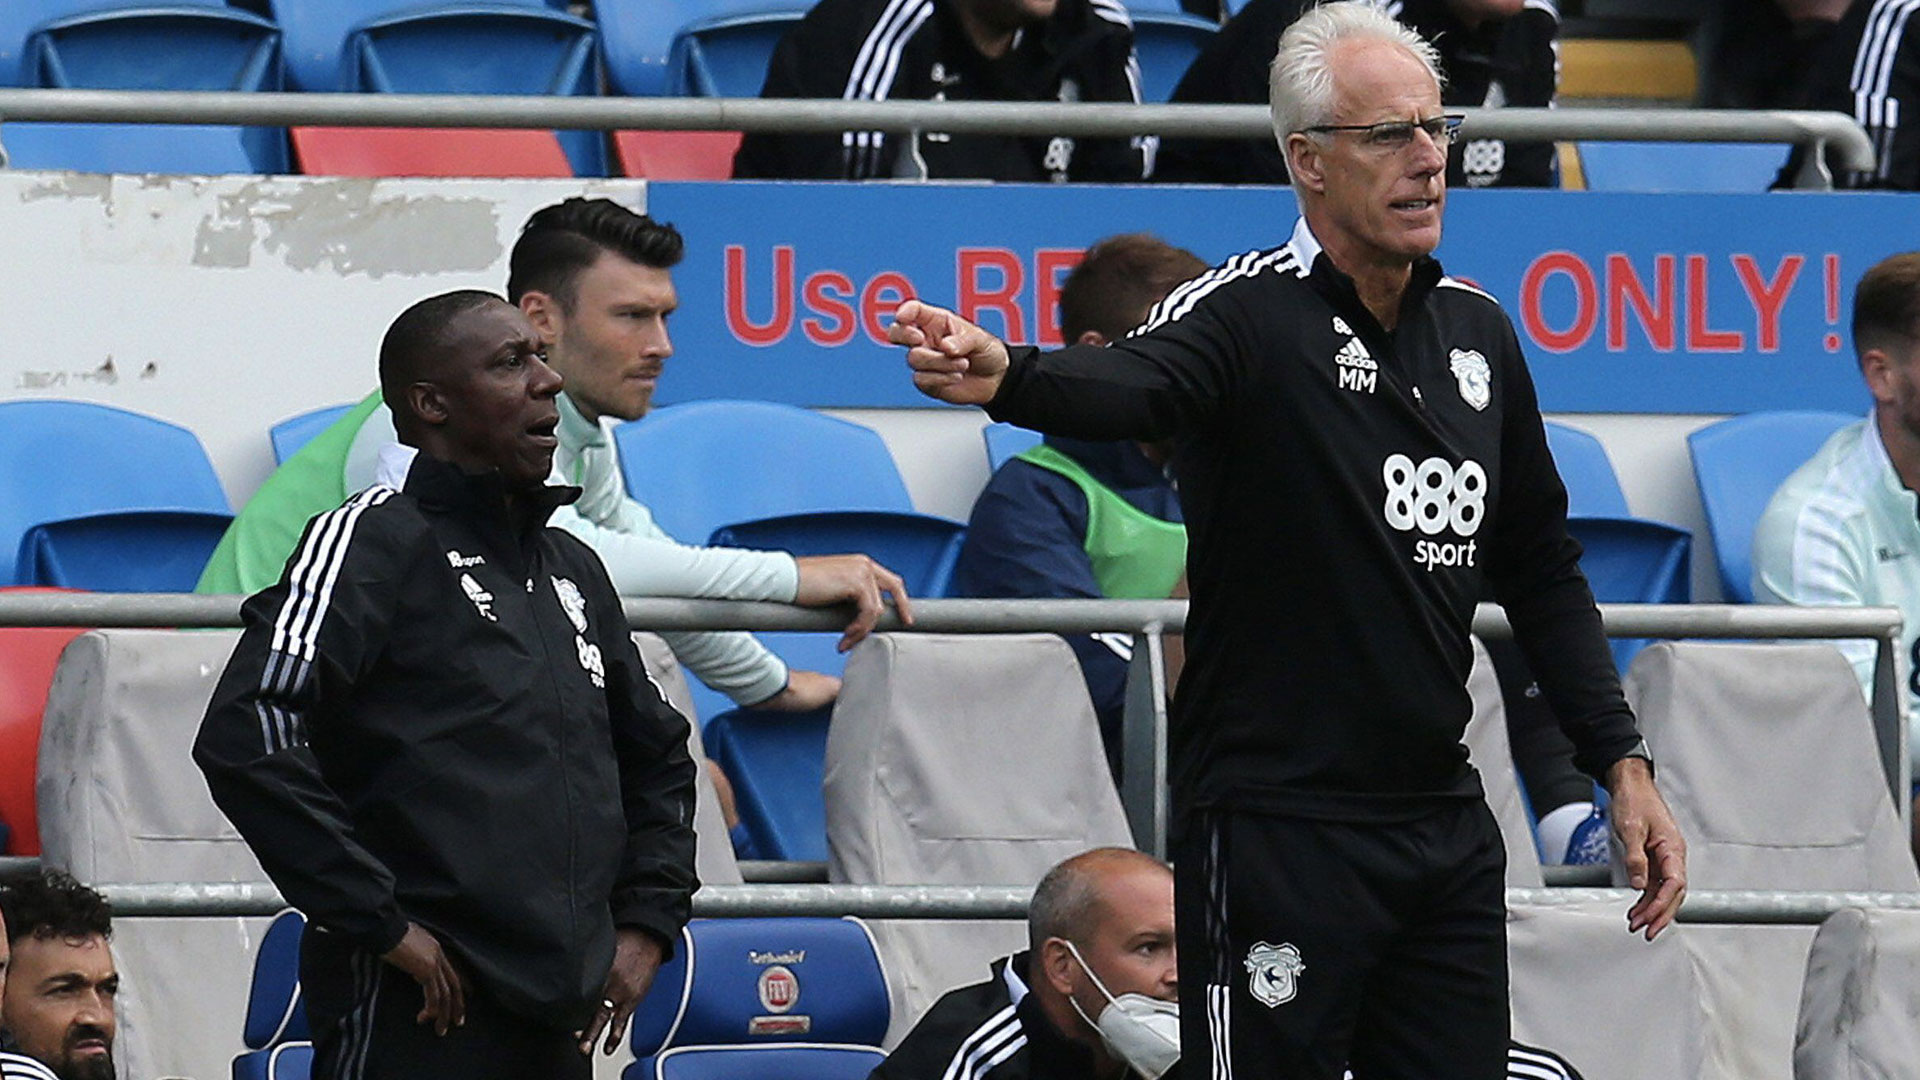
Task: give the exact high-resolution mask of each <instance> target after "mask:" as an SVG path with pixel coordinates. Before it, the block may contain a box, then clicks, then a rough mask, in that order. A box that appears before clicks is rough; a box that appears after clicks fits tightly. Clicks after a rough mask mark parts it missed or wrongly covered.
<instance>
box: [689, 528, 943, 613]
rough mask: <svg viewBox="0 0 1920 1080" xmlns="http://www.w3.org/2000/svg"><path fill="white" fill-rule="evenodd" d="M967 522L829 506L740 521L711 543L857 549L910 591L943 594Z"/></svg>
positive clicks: (801, 550)
mask: <svg viewBox="0 0 1920 1080" xmlns="http://www.w3.org/2000/svg"><path fill="white" fill-rule="evenodd" d="M966 538H967V527H966V526H965V525H964V524H962V523H960V522H958V521H951V520H949V519H947V518H941V517H934V516H932V515H931V514H915V513H901V512H897V511H893V512H889V511H878V510H852V511H835V510H827V511H820V512H817V513H811V514H788V515H785V516H783V517H772V518H759V519H756V520H754V521H742V522H736V523H734V524H731V525H725V526H722V527H721V528H718V529H715V530H714V532H713V536H712V537H710V538H709V539H708V541H707V542H708V543H709V544H712V545H713V546H715V547H743V548H753V549H756V550H759V551H785V552H788V553H790V554H792V555H796V556H801V557H804V556H808V555H835V554H842V553H846V552H858V553H859V554H862V555H868V556H871V557H872V558H873V559H874V560H875V561H876V562H879V563H880V564H881V565H883V566H885V567H886V568H887V569H889V570H892V571H893V572H894V573H896V574H899V575H900V578H901V580H902V581H904V582H905V583H906V587H907V595H909V596H945V595H947V585H948V584H949V583H950V582H951V581H952V579H953V566H954V563H955V561H957V560H958V559H959V558H960V545H961V543H962V542H963V541H964V540H966Z"/></svg>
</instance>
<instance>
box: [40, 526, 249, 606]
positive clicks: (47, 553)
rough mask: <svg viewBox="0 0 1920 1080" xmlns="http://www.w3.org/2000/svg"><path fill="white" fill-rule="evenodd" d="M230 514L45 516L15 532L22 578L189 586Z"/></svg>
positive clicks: (66, 583) (130, 588)
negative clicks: (20, 532) (18, 536)
mask: <svg viewBox="0 0 1920 1080" xmlns="http://www.w3.org/2000/svg"><path fill="white" fill-rule="evenodd" d="M231 524H233V515H232V514H227V513H212V512H209V511H201V510H132V511H113V512H108V513H101V514H83V515H81V516H79V517H73V518H67V519H65V520H63V521H48V522H42V523H41V524H38V525H35V526H33V527H32V528H30V529H28V530H27V533H26V535H25V536H23V537H22V538H21V540H20V553H19V571H18V573H19V576H20V580H21V581H22V582H23V583H24V584H29V585H57V586H63V587H66V588H71V589H93V590H96V591H99V592H180V593H185V592H192V591H193V585H194V582H196V581H199V580H200V572H201V571H202V570H204V569H206V566H207V558H208V556H210V555H212V554H213V549H214V548H215V547H216V546H218V545H219V543H220V538H221V537H222V536H224V535H225V534H226V531H227V526H229V525H231Z"/></svg>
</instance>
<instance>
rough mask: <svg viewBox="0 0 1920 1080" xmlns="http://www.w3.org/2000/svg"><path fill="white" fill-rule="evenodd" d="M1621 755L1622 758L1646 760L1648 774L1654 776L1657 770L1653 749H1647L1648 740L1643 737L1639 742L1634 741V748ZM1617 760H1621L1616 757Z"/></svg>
mask: <svg viewBox="0 0 1920 1080" xmlns="http://www.w3.org/2000/svg"><path fill="white" fill-rule="evenodd" d="M1620 757H1621V758H1630V757H1634V758H1639V759H1640V760H1641V761H1644V762H1646V763H1647V775H1648V776H1652V775H1653V773H1654V771H1655V770H1654V766H1653V751H1652V750H1649V749H1647V740H1645V739H1641V740H1640V741H1639V742H1637V743H1634V744H1633V748H1632V749H1630V750H1628V751H1627V752H1626V753H1624V754H1621V755H1620ZM1615 760H1616V761H1617V760H1619V758H1616V759H1615Z"/></svg>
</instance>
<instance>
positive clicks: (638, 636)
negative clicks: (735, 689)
mask: <svg viewBox="0 0 1920 1080" xmlns="http://www.w3.org/2000/svg"><path fill="white" fill-rule="evenodd" d="M633 643H634V645H635V646H637V647H638V648H639V649H640V660H641V662H643V663H645V664H646V665H647V674H648V675H649V676H651V677H652V679H653V681H654V682H655V683H656V684H658V685H659V687H660V693H661V695H662V696H664V697H665V698H666V699H667V704H669V705H671V706H673V707H674V708H675V709H676V710H678V711H679V713H680V715H681V716H684V717H686V718H687V727H688V728H689V729H690V730H689V731H688V733H687V752H688V753H690V754H692V755H693V764H694V766H695V767H696V768H697V769H698V770H699V771H698V773H697V774H696V775H695V777H694V802H693V834H694V843H695V846H694V870H695V872H697V873H698V874H699V875H700V883H701V884H702V885H738V884H740V880H741V879H740V862H739V860H738V859H735V858H734V856H733V838H732V837H731V836H729V835H728V834H727V821H726V818H725V817H724V816H723V815H722V814H721V812H720V798H719V794H718V793H717V792H716V791H714V788H713V777H712V776H710V775H708V774H707V766H706V761H707V751H706V747H705V745H704V744H703V742H702V740H701V737H700V718H699V716H698V715H697V714H696V713H695V712H694V711H693V695H692V694H690V693H688V691H687V674H686V671H685V670H684V669H682V668H681V666H680V661H679V659H678V658H677V657H675V656H674V655H673V650H672V649H669V648H667V643H666V642H665V641H663V640H661V638H660V636H659V635H658V634H649V633H646V632H644V631H640V632H635V633H634V635H633Z"/></svg>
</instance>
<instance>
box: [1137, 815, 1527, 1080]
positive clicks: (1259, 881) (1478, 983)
mask: <svg viewBox="0 0 1920 1080" xmlns="http://www.w3.org/2000/svg"><path fill="white" fill-rule="evenodd" d="M1431 805H1432V809H1430V810H1427V811H1425V812H1422V813H1420V814H1419V815H1418V816H1416V817H1413V818H1412V819H1411V820H1407V819H1406V818H1405V817H1404V816H1402V817H1400V818H1398V819H1396V820H1392V821H1389V822H1385V823H1382V822H1377V821H1372V822H1364V823H1357V822H1351V821H1329V820H1319V819H1313V818H1303V817H1290V816H1279V815H1274V814H1268V813H1256V812H1248V811H1243V810H1211V811H1203V812H1200V813H1196V814H1194V815H1193V816H1192V818H1191V819H1190V821H1189V823H1188V826H1187V828H1186V829H1185V830H1184V832H1183V835H1182V836H1181V838H1180V840H1179V842H1178V843H1177V844H1176V846H1175V853H1174V854H1175V858H1174V867H1175V871H1174V872H1175V883H1176V890H1175V893H1176V896H1175V907H1176V916H1175V920H1176V926H1177V928H1178V929H1177V933H1178V935H1179V946H1180V1023H1181V1045H1182V1047H1183V1049H1184V1053H1183V1054H1182V1069H1183V1071H1182V1074H1181V1075H1183V1076H1185V1077H1187V1078H1189V1080H1193V1078H1199V1080H1233V1078H1234V1077H1236V1076H1238V1077H1240V1078H1241V1080H1251V1078H1254V1077H1259V1078H1261V1080H1340V1078H1341V1075H1342V1071H1343V1070H1344V1069H1347V1068H1351V1069H1352V1070H1353V1075H1354V1080H1502V1078H1503V1077H1505V1076H1506V1061H1507V1042H1508V1027H1509V1009H1508V1002H1507V951H1506V896H1505V884H1506V882H1505V867H1506V852H1505V849H1504V847H1503V846H1502V844H1501V840H1500V830H1499V828H1498V826H1497V825H1496V824H1495V823H1494V819H1493V814H1492V813H1491V812H1490V811H1489V810H1488V809H1487V806H1486V803H1485V801H1484V800H1482V799H1477V798H1471V799H1469V798H1442V799H1434V800H1432V803H1431Z"/></svg>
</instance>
